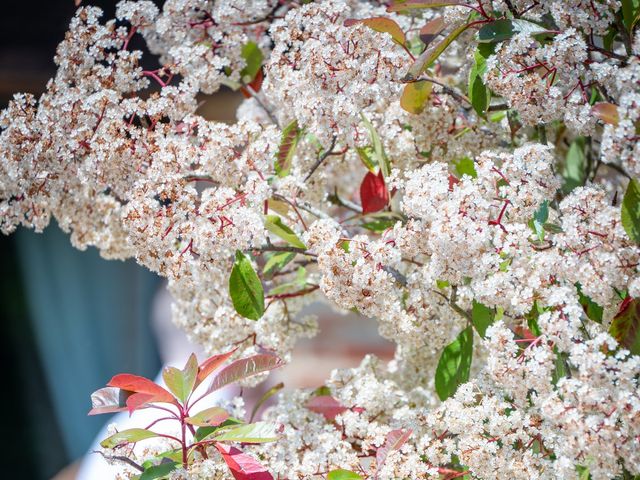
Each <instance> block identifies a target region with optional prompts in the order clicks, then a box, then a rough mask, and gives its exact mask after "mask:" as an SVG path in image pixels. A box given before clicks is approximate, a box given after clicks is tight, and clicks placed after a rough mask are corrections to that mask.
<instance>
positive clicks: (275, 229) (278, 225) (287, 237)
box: [264, 215, 307, 249]
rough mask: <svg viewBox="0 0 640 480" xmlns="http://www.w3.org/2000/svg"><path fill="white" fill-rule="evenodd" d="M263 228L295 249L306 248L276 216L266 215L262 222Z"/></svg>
mask: <svg viewBox="0 0 640 480" xmlns="http://www.w3.org/2000/svg"><path fill="white" fill-rule="evenodd" d="M264 226H265V228H266V229H267V230H268V231H269V232H271V233H273V234H274V235H276V236H278V237H280V238H281V239H282V240H284V241H285V242H287V243H288V244H289V245H292V246H294V247H297V248H304V249H306V248H307V246H306V245H305V244H304V243H303V242H302V240H300V238H299V237H298V235H296V233H295V232H294V231H293V230H291V229H290V228H289V227H288V226H286V225H285V224H284V223H283V222H282V218H280V217H279V216H278V215H267V216H266V217H265V220H264Z"/></svg>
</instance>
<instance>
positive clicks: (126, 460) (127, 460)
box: [93, 450, 144, 472]
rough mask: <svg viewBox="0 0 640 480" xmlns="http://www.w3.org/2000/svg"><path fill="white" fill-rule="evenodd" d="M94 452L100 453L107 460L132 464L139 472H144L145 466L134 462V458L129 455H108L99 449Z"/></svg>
mask: <svg viewBox="0 0 640 480" xmlns="http://www.w3.org/2000/svg"><path fill="white" fill-rule="evenodd" d="M93 453H99V454H100V455H102V457H103V458H104V459H105V460H116V461H118V462H124V463H126V464H128V465H130V466H132V467H133V468H135V469H136V470H138V471H139V472H144V467H143V466H142V465H138V464H137V463H136V462H134V461H133V460H131V459H130V458H128V457H125V456H122V455H106V454H105V453H104V452H101V451H99V450H94V451H93Z"/></svg>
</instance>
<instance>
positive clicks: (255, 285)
mask: <svg viewBox="0 0 640 480" xmlns="http://www.w3.org/2000/svg"><path fill="white" fill-rule="evenodd" d="M229 294H230V296H231V301H232V302H233V308H235V310H236V312H238V314H239V315H242V316H243V317H245V318H248V319H249V320H258V319H259V318H260V317H262V315H263V314H264V290H263V288H262V282H261V281H260V278H259V277H258V274H256V272H255V270H254V269H253V266H252V265H251V262H250V261H249V259H248V258H247V257H246V256H245V255H244V254H243V253H242V252H241V251H240V250H237V251H236V261H235V263H234V264H233V269H232V270H231V275H230V276H229Z"/></svg>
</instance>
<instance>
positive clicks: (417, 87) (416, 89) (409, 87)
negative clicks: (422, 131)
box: [400, 80, 433, 115]
mask: <svg viewBox="0 0 640 480" xmlns="http://www.w3.org/2000/svg"><path fill="white" fill-rule="evenodd" d="M431 90H433V83H431V82H427V81H426V80H419V81H417V82H411V83H407V84H406V85H405V86H404V90H403V91H402V96H401V97H400V106H401V107H402V108H403V109H404V110H405V111H407V112H409V113H413V114H415V115H417V114H419V113H422V111H423V110H424V105H425V103H427V100H429V96H430V95H431Z"/></svg>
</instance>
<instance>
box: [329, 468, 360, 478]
mask: <svg viewBox="0 0 640 480" xmlns="http://www.w3.org/2000/svg"><path fill="white" fill-rule="evenodd" d="M327 480H362V477H361V476H360V475H358V474H357V473H355V472H352V471H351V470H343V469H339V470H331V471H330V472H329V474H328V475H327Z"/></svg>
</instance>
